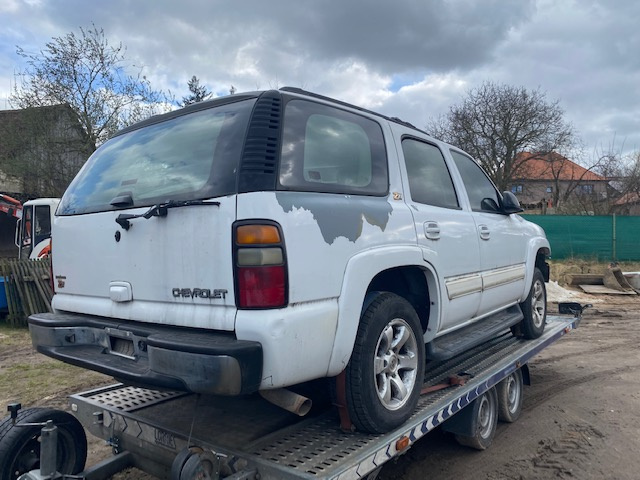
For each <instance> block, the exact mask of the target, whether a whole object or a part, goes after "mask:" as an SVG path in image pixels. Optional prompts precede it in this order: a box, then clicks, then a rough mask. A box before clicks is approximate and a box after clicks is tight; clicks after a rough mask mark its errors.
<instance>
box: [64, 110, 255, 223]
mask: <svg viewBox="0 0 640 480" xmlns="http://www.w3.org/2000/svg"><path fill="white" fill-rule="evenodd" d="M254 102H255V100H253V99H251V100H244V101H241V102H236V103H231V104H225V105H219V106H216V107H212V108H209V109H206V110H200V111H195V112H192V113H189V114H186V115H181V116H178V117H174V118H170V119H168V120H165V121H162V122H160V123H156V124H151V125H148V126H145V127H143V128H140V129H137V130H133V131H130V132H127V133H125V134H122V135H120V136H117V137H114V138H112V139H111V140H109V141H107V142H106V143H105V144H103V145H102V146H101V147H100V148H98V149H97V150H96V151H95V152H94V154H93V155H92V156H91V157H90V158H89V160H88V161H87V163H86V164H85V166H84V167H83V168H82V170H81V171H80V173H79V174H78V175H77V176H76V178H75V179H74V180H73V182H72V183H71V185H70V186H69V188H68V189H67V191H66V193H65V194H64V197H63V198H62V201H61V203H60V207H59V208H58V211H57V213H58V215H75V214H81V213H91V212H99V211H105V210H112V209H114V208H115V207H114V206H112V205H111V202H112V200H113V199H115V198H116V197H126V196H128V195H130V196H131V199H132V201H133V204H132V205H130V206H132V207H144V206H150V205H154V204H156V203H159V202H165V201H168V200H177V201H180V200H195V199H205V198H212V197H219V196H224V195H229V194H231V193H234V191H235V188H236V171H237V165H238V160H239V158H240V155H241V150H242V144H243V139H244V136H245V132H246V128H247V122H248V118H249V115H250V113H251V108H252V106H253V104H254Z"/></svg>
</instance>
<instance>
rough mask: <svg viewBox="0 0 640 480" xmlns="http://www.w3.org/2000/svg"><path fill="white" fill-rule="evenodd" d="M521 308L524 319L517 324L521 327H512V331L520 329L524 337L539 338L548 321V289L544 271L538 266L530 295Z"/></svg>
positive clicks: (534, 273)
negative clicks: (543, 274)
mask: <svg viewBox="0 0 640 480" xmlns="http://www.w3.org/2000/svg"><path fill="white" fill-rule="evenodd" d="M520 308H521V309H522V314H523V315H524V319H523V320H522V322H520V324H519V325H517V326H516V327H520V328H519V329H512V331H513V332H514V333H515V332H516V331H519V332H520V333H521V334H522V335H523V336H524V338H528V339H533V338H538V337H539V336H540V335H542V332H544V326H545V323H546V321H547V290H546V288H545V285H544V277H543V276H542V272H541V271H540V270H539V269H537V268H536V269H535V271H534V272H533V281H532V282H531V290H529V295H528V296H527V298H526V300H525V301H524V302H522V303H521V304H520Z"/></svg>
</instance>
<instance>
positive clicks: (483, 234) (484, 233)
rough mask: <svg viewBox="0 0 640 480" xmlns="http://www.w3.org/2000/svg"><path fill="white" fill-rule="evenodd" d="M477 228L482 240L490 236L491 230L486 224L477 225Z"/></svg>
mask: <svg viewBox="0 0 640 480" xmlns="http://www.w3.org/2000/svg"><path fill="white" fill-rule="evenodd" d="M478 230H479V231H480V238H481V239H482V240H489V239H490V238H491V230H489V227H488V226H486V225H478Z"/></svg>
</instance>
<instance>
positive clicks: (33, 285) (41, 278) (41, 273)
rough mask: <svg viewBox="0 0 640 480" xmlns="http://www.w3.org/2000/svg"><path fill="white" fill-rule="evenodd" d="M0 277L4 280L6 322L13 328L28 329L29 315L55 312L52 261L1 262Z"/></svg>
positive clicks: (14, 260)
mask: <svg viewBox="0 0 640 480" xmlns="http://www.w3.org/2000/svg"><path fill="white" fill-rule="evenodd" d="M0 276H2V277H4V289H5V292H6V295H7V309H8V312H7V317H6V322H7V323H8V324H9V325H12V326H24V325H26V324H27V318H28V317H29V315H31V314H33V313H41V312H50V311H51V298H52V297H53V291H52V289H51V262H50V261H49V259H44V260H18V259H13V258H12V259H0Z"/></svg>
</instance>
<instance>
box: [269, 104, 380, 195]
mask: <svg viewBox="0 0 640 480" xmlns="http://www.w3.org/2000/svg"><path fill="white" fill-rule="evenodd" d="M279 182H280V188H281V189H284V190H298V191H312V192H328V193H348V194H364V195H386V194H387V191H388V174H387V157H386V150H385V144H384V137H383V134H382V129H381V127H380V125H379V124H378V123H377V122H375V121H373V120H371V119H369V118H366V117H363V116H361V115H356V114H353V113H351V112H347V111H344V110H341V109H338V108H334V107H330V106H327V105H322V104H318V103H314V102H309V101H305V100H291V101H289V102H288V103H287V105H286V107H285V113H284V130H283V137H282V151H281V156H280V172H279Z"/></svg>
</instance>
